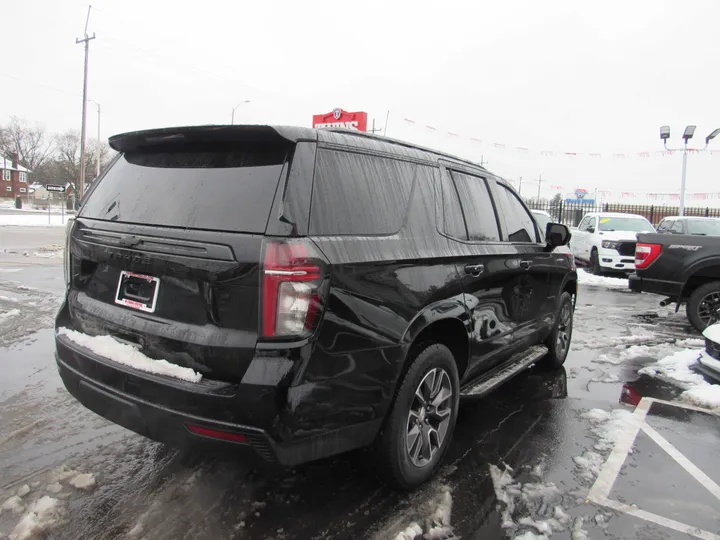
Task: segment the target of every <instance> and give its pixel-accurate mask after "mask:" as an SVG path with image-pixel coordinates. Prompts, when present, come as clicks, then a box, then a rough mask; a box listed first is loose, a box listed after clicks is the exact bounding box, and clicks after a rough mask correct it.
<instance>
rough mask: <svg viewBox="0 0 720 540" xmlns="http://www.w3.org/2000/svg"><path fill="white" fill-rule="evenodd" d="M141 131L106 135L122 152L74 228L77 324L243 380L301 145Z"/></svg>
mask: <svg viewBox="0 0 720 540" xmlns="http://www.w3.org/2000/svg"><path fill="white" fill-rule="evenodd" d="M145 133H147V134H146V135H143V134H142V133H141V134H140V135H138V134H131V135H129V136H124V137H122V136H121V137H119V138H115V139H113V140H111V142H112V143H113V144H114V147H115V148H116V149H119V150H121V151H122V152H123V153H122V154H121V155H120V156H119V157H118V158H117V160H116V161H115V162H114V163H113V165H112V166H111V167H110V169H109V170H108V172H107V173H106V174H105V175H104V176H103V177H102V178H101V179H100V180H99V181H98V182H97V185H94V186H93V187H92V189H91V190H90V192H89V193H88V197H87V200H86V202H85V203H84V205H83V207H82V209H81V211H80V213H79V216H78V219H77V220H76V222H75V226H74V227H73V229H72V232H71V236H70V242H69V243H70V250H69V251H70V254H71V255H70V257H71V258H70V262H69V263H70V276H71V277H70V288H69V293H68V308H69V317H70V324H71V326H72V327H73V328H74V329H76V330H78V331H81V332H84V333H86V334H89V335H104V334H110V335H113V336H114V337H116V338H118V339H120V340H124V341H126V342H129V343H131V344H133V345H135V346H137V347H138V348H139V349H140V350H142V352H143V353H145V354H146V355H148V356H150V357H152V358H162V359H165V360H167V361H169V362H172V363H174V364H178V365H181V366H184V367H189V368H192V369H194V370H196V371H198V372H200V373H201V374H203V376H204V377H207V378H210V379H215V380H222V381H226V382H239V380H240V379H241V378H242V376H243V374H244V372H245V370H246V369H247V366H248V365H249V363H250V361H251V360H252V358H253V356H254V352H255V345H256V342H257V339H258V333H259V310H258V307H259V306H258V303H259V286H260V261H261V259H262V249H263V234H264V233H265V231H266V228H267V225H268V219H269V216H270V213H271V207H272V206H273V200H274V198H275V194H276V191H277V189H278V183H279V181H280V180H281V178H283V177H284V176H285V175H286V174H287V170H288V164H289V161H290V159H291V157H292V153H293V149H294V144H293V143H292V142H290V141H288V140H285V139H283V138H282V137H280V136H279V135H278V134H277V133H275V132H272V133H270V132H263V134H261V135H262V136H258V134H257V133H255V134H254V135H252V136H244V137H238V136H237V134H238V133H242V132H240V131H237V132H226V133H225V135H227V133H234V135H233V137H227V136H225V137H222V136H218V134H217V133H216V134H215V135H212V134H211V135H210V136H208V134H207V133H205V134H204V135H203V136H200V137H192V136H186V135H183V134H180V135H173V136H166V135H164V136H159V137H152V136H151V135H152V132H145ZM273 133H274V135H273ZM221 134H222V133H221Z"/></svg>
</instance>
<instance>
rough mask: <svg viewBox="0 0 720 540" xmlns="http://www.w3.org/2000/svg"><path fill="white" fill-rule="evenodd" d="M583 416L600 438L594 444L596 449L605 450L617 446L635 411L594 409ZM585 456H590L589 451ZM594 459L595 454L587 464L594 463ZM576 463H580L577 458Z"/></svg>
mask: <svg viewBox="0 0 720 540" xmlns="http://www.w3.org/2000/svg"><path fill="white" fill-rule="evenodd" d="M582 417H583V418H586V419H588V420H590V426H591V427H590V429H591V431H592V432H593V434H594V435H595V436H596V437H597V438H598V442H597V443H596V444H595V446H594V448H595V450H597V451H599V452H605V451H608V450H611V449H612V448H613V446H615V441H617V439H618V437H619V436H620V434H621V433H622V432H623V431H625V429H627V426H628V423H630V422H631V421H632V417H633V413H631V412H630V411H626V410H625V409H614V410H612V411H610V412H607V411H604V410H602V409H592V410H590V411H588V412H586V413H583V414H582ZM584 456H585V457H586V458H588V455H587V452H586V453H585V454H584ZM594 459H595V457H594V456H590V457H589V458H588V462H587V464H588V465H589V464H592V463H593V460H594ZM575 463H576V465H577V464H578V462H577V458H576V461H575Z"/></svg>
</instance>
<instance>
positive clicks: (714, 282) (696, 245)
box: [630, 233, 720, 332]
mask: <svg viewBox="0 0 720 540" xmlns="http://www.w3.org/2000/svg"><path fill="white" fill-rule="evenodd" d="M635 268H636V273H635V274H632V275H631V276H630V289H632V290H633V291H637V292H649V293H654V294H660V295H663V296H665V297H666V298H665V300H663V301H662V302H660V304H661V305H663V306H665V305H668V304H670V303H673V302H674V303H676V305H677V309H679V308H680V304H682V303H687V307H686V310H687V316H688V319H689V321H690V323H692V325H693V326H694V327H695V328H697V329H698V330H699V331H701V332H702V331H703V330H704V329H705V328H707V327H708V326H709V325H710V324H712V323H715V322H719V321H720V236H691V235H684V234H683V235H668V234H650V233H641V234H638V243H637V247H636V248H635Z"/></svg>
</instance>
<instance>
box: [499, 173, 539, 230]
mask: <svg viewBox="0 0 720 540" xmlns="http://www.w3.org/2000/svg"><path fill="white" fill-rule="evenodd" d="M498 203H499V204H500V209H501V210H500V212H501V213H502V216H503V218H504V219H505V224H506V225H507V234H508V240H510V242H537V232H536V231H535V221H533V218H532V216H531V215H530V213H529V212H528V211H527V210H526V209H525V207H524V206H523V204H522V203H521V202H520V199H518V197H517V195H515V194H514V193H513V192H512V191H510V190H509V189H508V188H506V187H505V186H503V185H498Z"/></svg>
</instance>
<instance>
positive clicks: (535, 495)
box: [490, 465, 570, 540]
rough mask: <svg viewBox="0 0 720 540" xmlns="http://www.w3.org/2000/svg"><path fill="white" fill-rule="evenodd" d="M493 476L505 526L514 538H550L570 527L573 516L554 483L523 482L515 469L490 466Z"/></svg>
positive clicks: (523, 539)
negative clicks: (513, 473)
mask: <svg viewBox="0 0 720 540" xmlns="http://www.w3.org/2000/svg"><path fill="white" fill-rule="evenodd" d="M490 478H492V482H493V487H494V488H495V497H496V499H497V501H498V503H499V506H500V507H501V508H500V510H501V520H502V525H501V527H502V528H503V529H506V530H508V531H509V532H510V533H512V534H513V535H514V536H513V538H514V539H516V540H517V539H522V540H531V539H535V540H546V539H547V538H549V536H550V535H552V534H553V533H554V532H560V531H563V530H566V529H567V527H568V524H569V522H570V517H569V516H568V515H567V513H566V512H565V509H564V508H563V507H562V493H561V492H560V490H559V489H558V488H557V486H556V485H555V484H553V483H551V482H548V483H542V482H528V483H525V484H523V483H521V482H519V481H517V480H516V479H514V478H513V476H512V469H510V468H508V467H506V468H505V469H504V470H501V469H500V468H499V467H497V466H495V465H490Z"/></svg>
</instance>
